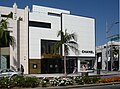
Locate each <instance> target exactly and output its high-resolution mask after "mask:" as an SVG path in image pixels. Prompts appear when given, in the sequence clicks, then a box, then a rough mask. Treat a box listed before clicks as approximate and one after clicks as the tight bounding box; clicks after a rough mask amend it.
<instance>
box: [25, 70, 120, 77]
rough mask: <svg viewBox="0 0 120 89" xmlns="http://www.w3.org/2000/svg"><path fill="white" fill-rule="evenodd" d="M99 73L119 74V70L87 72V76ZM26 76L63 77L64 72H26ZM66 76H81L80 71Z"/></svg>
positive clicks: (106, 74)
mask: <svg viewBox="0 0 120 89" xmlns="http://www.w3.org/2000/svg"><path fill="white" fill-rule="evenodd" d="M94 75H101V76H111V75H117V76H120V71H109V72H108V71H100V74H97V71H94V72H93V73H88V76H94ZM26 76H36V77H63V76H64V74H28V75H26ZM67 76H81V73H72V74H68V75H67Z"/></svg>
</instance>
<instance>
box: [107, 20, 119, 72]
mask: <svg viewBox="0 0 120 89" xmlns="http://www.w3.org/2000/svg"><path fill="white" fill-rule="evenodd" d="M118 23H119V22H114V23H112V24H111V26H110V28H108V24H107V21H106V59H107V60H106V61H107V65H106V70H107V71H108V58H109V57H108V47H109V44H108V42H109V41H108V33H109V32H110V30H111V29H112V27H113V26H114V25H115V24H118ZM111 43H112V42H111ZM110 50H111V53H110V57H111V58H110V59H111V70H112V44H111V48H110Z"/></svg>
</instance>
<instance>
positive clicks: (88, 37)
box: [62, 14, 95, 57]
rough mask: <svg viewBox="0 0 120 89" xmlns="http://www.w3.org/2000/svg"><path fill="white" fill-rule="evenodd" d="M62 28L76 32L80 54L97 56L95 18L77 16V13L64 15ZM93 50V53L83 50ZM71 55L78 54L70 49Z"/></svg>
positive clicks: (69, 31)
mask: <svg viewBox="0 0 120 89" xmlns="http://www.w3.org/2000/svg"><path fill="white" fill-rule="evenodd" d="M62 21H63V22H62V25H63V28H62V30H63V31H65V29H67V32H68V33H75V34H76V35H77V43H78V46H79V47H78V49H79V51H80V54H79V55H78V56H82V57H85V56H88V57H95V19H93V18H88V17H82V16H75V15H68V14H63V15H62ZM83 50H84V51H93V53H83V52H82V51H83ZM69 56H76V55H75V53H74V52H73V51H72V50H70V52H69Z"/></svg>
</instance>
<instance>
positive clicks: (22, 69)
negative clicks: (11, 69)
mask: <svg viewBox="0 0 120 89" xmlns="http://www.w3.org/2000/svg"><path fill="white" fill-rule="evenodd" d="M21 73H22V75H23V74H24V67H23V65H22V64H21Z"/></svg>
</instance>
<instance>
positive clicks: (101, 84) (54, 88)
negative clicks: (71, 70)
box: [25, 82, 120, 89]
mask: <svg viewBox="0 0 120 89" xmlns="http://www.w3.org/2000/svg"><path fill="white" fill-rule="evenodd" d="M113 84H120V82H111V83H98V84H84V85H71V86H55V87H37V88H29V89H69V88H82V87H95V86H105V85H113ZM25 89H27V88H25Z"/></svg>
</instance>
